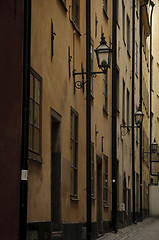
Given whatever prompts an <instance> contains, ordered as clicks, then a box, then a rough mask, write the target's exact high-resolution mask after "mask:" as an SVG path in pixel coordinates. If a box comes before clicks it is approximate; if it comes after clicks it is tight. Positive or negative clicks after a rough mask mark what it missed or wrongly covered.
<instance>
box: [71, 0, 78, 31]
mask: <svg viewBox="0 0 159 240" xmlns="http://www.w3.org/2000/svg"><path fill="white" fill-rule="evenodd" d="M77 8H78V11H77ZM77 13H78V14H77ZM77 18H78V19H77ZM72 21H73V23H74V25H75V27H76V28H77V29H78V30H79V29H80V0H72Z"/></svg>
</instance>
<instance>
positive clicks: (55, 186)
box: [51, 109, 61, 232]
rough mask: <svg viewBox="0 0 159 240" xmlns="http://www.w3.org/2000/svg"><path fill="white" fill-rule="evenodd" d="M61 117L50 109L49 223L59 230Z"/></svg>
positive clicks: (53, 229) (55, 229)
mask: <svg viewBox="0 0 159 240" xmlns="http://www.w3.org/2000/svg"><path fill="white" fill-rule="evenodd" d="M60 131H61V116H60V115H59V114H58V113H56V112H55V111H54V110H52V109H51V223H52V232H54V231H60V230H61V140H60V138H61V133H60Z"/></svg>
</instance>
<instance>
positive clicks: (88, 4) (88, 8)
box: [86, 0, 91, 240]
mask: <svg viewBox="0 0 159 240" xmlns="http://www.w3.org/2000/svg"><path fill="white" fill-rule="evenodd" d="M90 16H91V2H90V0H86V79H87V84H86V123H87V128H86V134H87V240H91V95H90V86H91V85H90V82H91V73H90V72H91V68H90V66H91V65H90V63H91V62H90V59H91V51H90V49H91V48H90V46H91V42H90V39H91V17H90Z"/></svg>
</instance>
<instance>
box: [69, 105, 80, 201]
mask: <svg viewBox="0 0 159 240" xmlns="http://www.w3.org/2000/svg"><path fill="white" fill-rule="evenodd" d="M78 121H79V119H78V113H77V112H76V111H75V110H74V109H73V108H72V107H71V118H70V196H71V200H73V199H74V198H76V199H77V197H78ZM73 128H74V129H73ZM73 146H74V151H73V150H72V149H73ZM71 151H72V152H73V153H74V156H73V159H71V155H72V154H71V153H72V152H71ZM71 174H72V175H71Z"/></svg>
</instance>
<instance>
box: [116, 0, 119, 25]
mask: <svg viewBox="0 0 159 240" xmlns="http://www.w3.org/2000/svg"><path fill="white" fill-rule="evenodd" d="M116 5H117V7H116V21H117V23H118V21H119V0H117V1H116Z"/></svg>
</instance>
